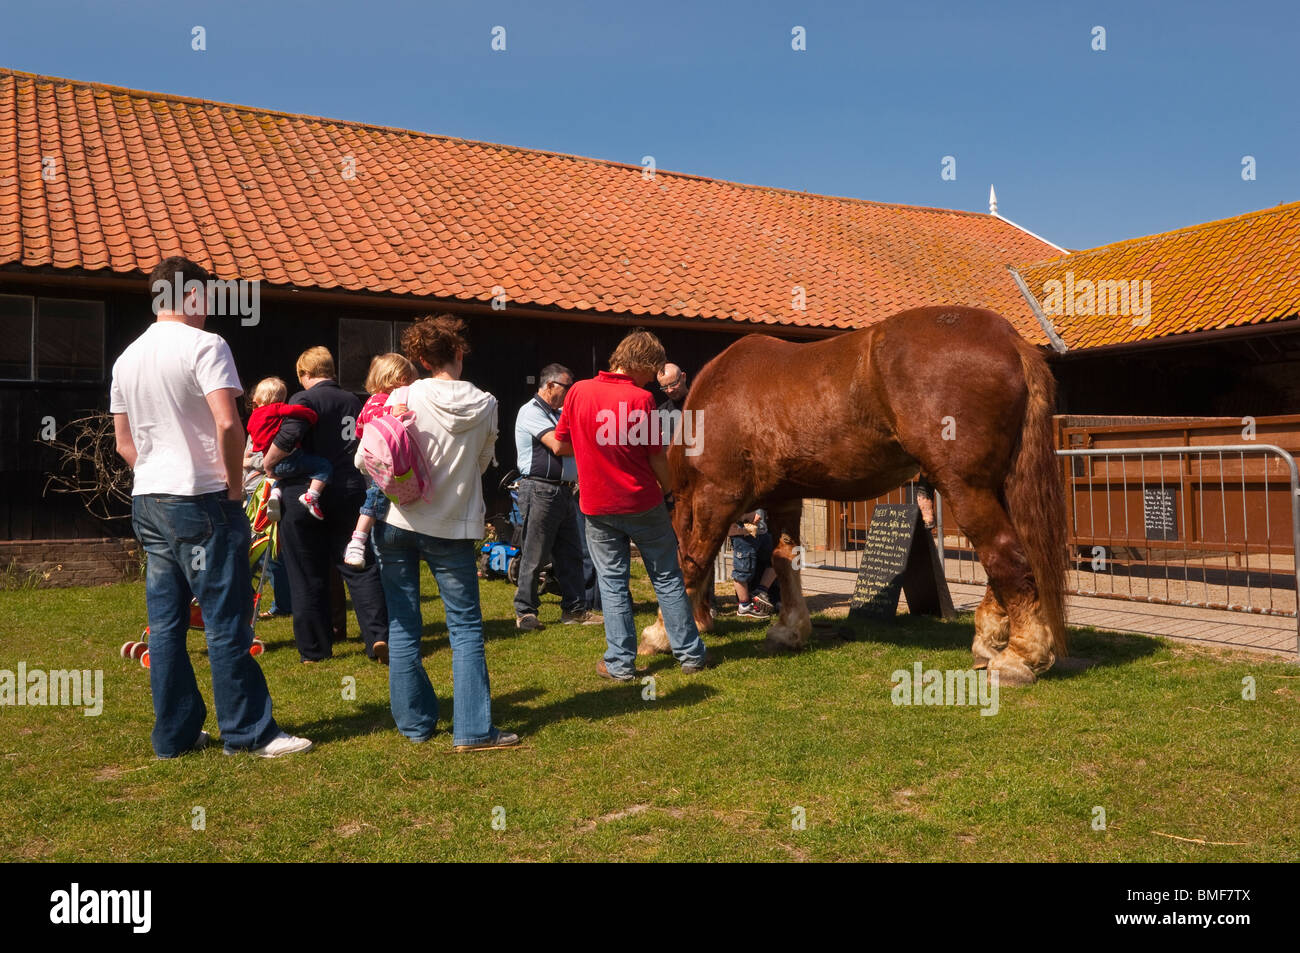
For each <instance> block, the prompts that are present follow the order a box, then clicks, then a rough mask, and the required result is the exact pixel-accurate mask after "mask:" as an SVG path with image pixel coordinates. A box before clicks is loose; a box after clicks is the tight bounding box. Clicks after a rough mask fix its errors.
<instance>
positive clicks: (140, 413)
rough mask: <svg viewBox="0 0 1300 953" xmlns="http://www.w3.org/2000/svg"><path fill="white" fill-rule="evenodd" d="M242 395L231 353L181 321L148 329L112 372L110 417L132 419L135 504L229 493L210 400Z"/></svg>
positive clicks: (218, 340)
mask: <svg viewBox="0 0 1300 953" xmlns="http://www.w3.org/2000/svg"><path fill="white" fill-rule="evenodd" d="M226 388H230V389H233V390H234V391H235V392H236V393H240V394H242V393H243V392H244V390H243V387H241V386H240V383H239V373H238V372H237V371H236V370H235V359H234V357H232V356H231V354H230V345H229V344H227V343H226V341H225V339H224V338H222V337H221V336H220V335H217V334H212V333H211V332H209V331H200V330H199V329H198V328H192V327H190V326H189V325H188V324H183V323H181V322H179V321H159V322H156V323H154V324H152V325H150V326H149V330H147V331H145V332H144V334H142V335H140V336H139V337H138V338H136V339H135V340H134V341H133V342H131V345H130V347H128V348H127V349H126V350H125V351H123V352H122V356H121V357H119V358H118V359H117V362H116V363H115V364H114V365H113V388H112V391H111V392H110V396H109V405H108V409H109V413H113V414H123V413H124V414H126V415H127V420H128V421H129V422H130V424H131V439H132V440H134V441H135V449H136V452H137V453H138V454H139V456H138V457H137V459H136V462H135V485H134V486H133V487H132V489H131V493H132V495H133V496H140V495H141V494H144V493H175V494H177V495H178V496H197V495H199V494H200V493H212V492H214V491H216V490H224V489H225V488H226V468H225V467H224V466H223V465H222V462H221V447H220V445H219V443H218V438H217V425H216V422H215V421H213V419H212V410H211V408H209V407H208V401H207V395H208V394H211V393H212V392H213V391H217V390H223V389H226Z"/></svg>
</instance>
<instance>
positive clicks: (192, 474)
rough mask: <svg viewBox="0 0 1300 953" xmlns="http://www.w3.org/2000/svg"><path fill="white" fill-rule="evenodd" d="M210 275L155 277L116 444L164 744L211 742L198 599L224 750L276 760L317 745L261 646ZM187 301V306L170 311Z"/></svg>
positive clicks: (233, 379)
mask: <svg viewBox="0 0 1300 953" xmlns="http://www.w3.org/2000/svg"><path fill="white" fill-rule="evenodd" d="M209 280H210V276H209V275H208V273H207V272H206V271H205V270H204V269H203V268H201V267H199V266H198V265H196V264H194V263H193V262H192V261H189V260H188V259H186V258H180V257H173V258H167V259H165V260H164V261H162V262H161V263H160V264H159V265H158V266H157V267H156V268H154V270H153V272H152V273H151V274H150V275H149V290H150V293H151V294H152V295H153V296H154V297H153V300H154V302H155V311H156V312H157V316H158V320H157V321H156V322H154V323H153V324H152V325H150V326H149V329H148V330H147V331H145V332H144V333H143V334H141V335H140V336H139V337H138V338H136V339H135V341H133V342H132V343H131V344H130V346H128V347H127V349H126V350H125V351H124V352H122V356H121V357H119V358H118V359H117V362H116V363H115V364H114V365H113V385H112V392H111V396H110V399H109V412H110V413H112V414H113V426H114V432H115V435H116V438H117V452H118V453H119V454H120V455H121V456H122V458H123V459H124V460H126V462H127V463H128V464H129V465H130V466H131V468H132V469H133V470H134V472H135V481H134V485H133V488H132V491H131V493H132V497H131V524H132V526H133V527H134V529H135V534H136V536H137V538H139V540H140V544H141V545H142V546H143V547H144V550H145V553H146V555H147V557H148V571H147V574H146V579H145V600H146V602H147V605H148V612H149V662H150V667H149V683H150V687H151V689H152V691H153V707H154V729H153V736H152V740H153V748H154V752H155V753H156V754H157V755H158V757H160V758H174V757H176V756H178V755H181V754H184V753H186V752H187V751H194V750H197V749H200V748H203V747H205V746H206V745H207V743H208V733H207V732H206V731H204V730H203V722H204V721H205V720H206V718H207V708H206V706H205V705H204V703H203V696H202V695H200V694H199V687H198V682H197V681H196V680H195V677H194V667H193V666H192V665H191V664H190V657H189V652H188V649H187V648H186V644H185V638H186V632H187V629H188V627H189V616H190V597H191V595H193V597H194V598H196V599H197V600H198V603H199V608H200V609H201V610H202V612H203V622H204V635H205V637H206V638H207V643H208V661H209V663H210V664H211V667H212V697H213V701H214V703H215V704H216V708H217V725H218V727H219V728H220V729H221V740H222V742H223V744H224V745H225V749H226V753H227V754H231V753H234V752H236V751H252V752H253V753H255V754H258V755H260V756H262V757H267V758H273V757H278V756H279V755H282V754H289V753H291V752H294V751H305V750H307V749H308V748H310V747H311V742H310V741H308V740H307V739H305V738H294V737H292V736H290V735H288V734H286V733H285V732H283V731H281V730H280V727H279V726H278V725H277V724H276V722H275V719H274V718H273V717H272V716H271V695H270V692H269V691H268V690H267V687H266V679H265V677H264V676H263V675H262V669H261V667H260V666H259V665H258V664H257V662H255V661H254V660H253V658H252V656H250V655H249V654H248V649H249V647H250V646H251V645H252V642H253V633H252V629H251V627H250V622H251V621H252V616H253V587H252V581H251V572H250V567H249V557H248V545H249V536H250V529H249V525H248V519H247V517H246V516H245V515H244V507H243V493H242V468H243V457H244V428H243V425H242V424H241V423H240V419H239V410H238V407H237V406H236V403H235V399H236V398H237V397H238V396H239V395H240V394H242V393H243V388H242V387H241V386H240V383H239V374H238V373H237V372H236V370H235V361H234V358H233V357H232V356H231V354H230V346H229V345H228V344H227V343H226V342H225V340H224V339H222V338H221V337H220V336H219V335H216V334H211V333H209V332H207V331H204V330H203V325H204V322H205V321H206V320H207V302H208V291H207V289H208V287H209V284H208V282H209ZM177 301H183V305H182V306H181V311H180V312H177V311H174V310H170V309H169V306H170V307H171V308H174V307H175V302H177Z"/></svg>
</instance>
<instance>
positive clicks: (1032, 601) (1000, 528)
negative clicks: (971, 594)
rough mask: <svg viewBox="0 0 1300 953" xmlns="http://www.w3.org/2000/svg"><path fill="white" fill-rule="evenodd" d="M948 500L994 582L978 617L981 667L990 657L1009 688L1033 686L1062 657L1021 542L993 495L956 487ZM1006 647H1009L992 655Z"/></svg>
mask: <svg viewBox="0 0 1300 953" xmlns="http://www.w3.org/2000/svg"><path fill="white" fill-rule="evenodd" d="M947 499H948V501H949V502H950V504H951V505H952V509H953V511H954V513H955V515H956V517H957V522H958V525H960V526H961V528H962V530H963V531H965V533H966V535H967V536H968V537H969V538H970V541H971V542H972V543H973V544H974V546H975V551H976V553H977V554H978V555H979V559H980V562H981V563H982V564H983V566H984V571H985V572H987V573H988V577H989V591H988V592H986V593H985V595H984V601H983V602H981V603H980V608H979V609H978V610H977V611H976V614H975V620H976V621H975V639H974V642H973V643H972V645H971V652H972V654H973V655H974V656H975V661H976V664H977V665H979V663H980V660H981V658H986V659H987V660H988V661H987V662H986V663H985V664H986V665H987V668H988V670H989V671H990V672H997V673H998V678H999V681H1000V683H1001V684H1003V685H1026V684H1029V683H1030V682H1033V681H1034V680H1035V679H1036V678H1037V676H1038V675H1040V674H1042V673H1043V672H1045V671H1047V669H1049V668H1051V667H1052V664H1053V663H1054V662H1055V661H1056V653H1055V652H1054V651H1053V648H1052V634H1051V629H1050V628H1049V627H1048V626H1047V624H1046V622H1045V620H1044V619H1043V614H1042V607H1041V606H1040V605H1039V602H1038V587H1037V585H1036V584H1035V582H1034V577H1033V573H1032V571H1031V570H1030V567H1029V559H1028V558H1027V557H1026V555H1025V551H1024V547H1023V546H1022V545H1021V543H1020V537H1019V536H1017V535H1016V531H1015V529H1014V527H1013V526H1012V525H1011V517H1010V516H1008V515H1007V511H1006V509H1005V508H1004V507H1003V505H1002V501H1001V500H1000V499H999V498H998V495H997V494H996V493H994V492H993V491H991V490H985V489H979V488H975V487H970V486H951V485H950V486H949V487H948V488H947ZM1000 642H1005V648H1002V649H1001V650H1000V651H994V652H993V654H992V655H991V656H990V655H989V654H988V653H989V652H990V651H991V650H997V649H998V645H999V643H1000Z"/></svg>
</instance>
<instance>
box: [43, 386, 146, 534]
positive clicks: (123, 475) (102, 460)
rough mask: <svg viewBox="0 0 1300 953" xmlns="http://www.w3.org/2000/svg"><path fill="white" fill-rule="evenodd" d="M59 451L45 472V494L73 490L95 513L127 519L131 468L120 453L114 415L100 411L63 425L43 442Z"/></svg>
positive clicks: (94, 514) (112, 518)
mask: <svg viewBox="0 0 1300 953" xmlns="http://www.w3.org/2000/svg"><path fill="white" fill-rule="evenodd" d="M40 442H41V443H44V444H45V445H47V446H49V447H50V448H51V449H52V450H54V452H55V453H56V454H58V462H57V464H56V466H55V468H54V470H53V472H51V473H48V474H46V479H45V489H44V493H72V494H75V495H76V496H78V497H80V499H81V502H82V504H83V505H84V506H85V507H86V509H87V510H88V511H89V512H90V514H91V515H92V516H96V517H98V518H99V519H103V520H120V519H127V518H128V517H129V516H130V513H131V476H132V475H131V468H130V467H128V466H127V465H126V461H125V460H123V459H122V458H121V457H120V456H118V454H117V440H116V437H115V436H114V433H113V416H112V415H111V414H108V413H105V412H103V411H99V412H96V413H92V414H89V415H87V416H85V417H78V418H77V419H76V420H72V421H69V422H68V423H66V424H64V425H63V427H62V428H61V429H60V430H59V432H58V433H57V434H56V435H55V436H54V437H53V438H52V439H50V440H43V441H40Z"/></svg>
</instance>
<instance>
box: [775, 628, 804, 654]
mask: <svg viewBox="0 0 1300 953" xmlns="http://www.w3.org/2000/svg"><path fill="white" fill-rule="evenodd" d="M803 643H804V640H803V639H800V638H799V633H798V632H796V631H795V630H794V629H792V628H790V627H789V626H788V625H786V624H785V623H783V622H777V623H775V624H774V625H772V626H771V627H770V628H769V629H768V630H767V647H768V648H769V649H776V650H781V651H786V652H798V651H799V650H800V649H801V648H803Z"/></svg>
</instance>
